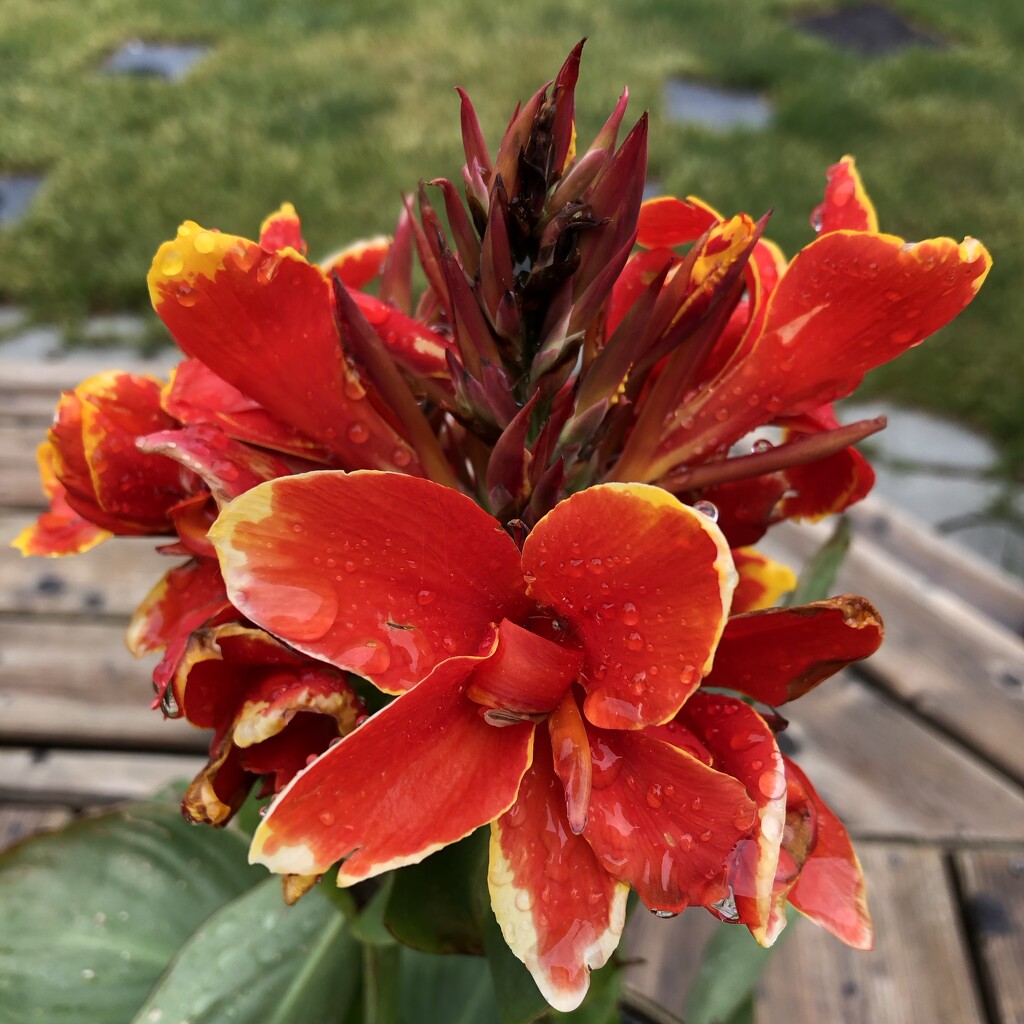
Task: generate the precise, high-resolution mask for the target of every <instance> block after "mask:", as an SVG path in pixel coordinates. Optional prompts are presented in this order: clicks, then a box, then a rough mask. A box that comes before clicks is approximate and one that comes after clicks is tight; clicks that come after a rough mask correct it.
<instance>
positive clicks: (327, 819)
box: [316, 811, 334, 828]
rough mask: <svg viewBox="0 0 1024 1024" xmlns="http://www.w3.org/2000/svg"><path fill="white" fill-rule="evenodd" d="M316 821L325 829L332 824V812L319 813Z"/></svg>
mask: <svg viewBox="0 0 1024 1024" xmlns="http://www.w3.org/2000/svg"><path fill="white" fill-rule="evenodd" d="M316 820H317V821H319V822H320V824H321V825H323V826H324V828H327V827H329V826H331V825H333V824H334V812H333V811H321V812H320V813H319V814H318V815H317V816H316Z"/></svg>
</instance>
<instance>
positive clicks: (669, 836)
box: [583, 729, 755, 913]
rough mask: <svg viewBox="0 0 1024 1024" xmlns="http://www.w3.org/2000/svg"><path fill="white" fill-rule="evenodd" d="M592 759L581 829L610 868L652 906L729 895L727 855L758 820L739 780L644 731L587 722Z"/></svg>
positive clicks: (667, 908)
mask: <svg viewBox="0 0 1024 1024" xmlns="http://www.w3.org/2000/svg"><path fill="white" fill-rule="evenodd" d="M589 733H590V749H591V756H592V757H593V760H594V769H593V771H594V775H593V788H592V790H591V794H590V816H589V820H588V821H587V827H586V829H584V832H583V834H584V835H585V836H586V837H587V840H588V841H589V842H590V845H591V846H592V847H593V849H594V852H595V853H596V854H597V858H598V860H599V861H600V863H601V865H602V866H603V867H604V868H605V870H606V871H608V872H609V874H611V875H613V876H614V877H615V878H617V879H619V880H620V881H622V882H627V883H629V885H631V886H632V887H633V888H634V889H635V890H636V892H637V895H639V897H640V899H641V900H643V902H644V903H645V904H646V906H647V907H649V908H650V909H651V910H656V911H662V912H665V913H679V912H680V911H681V910H684V909H685V908H686V907H687V906H689V905H690V904H698V905H708V904H711V903H714V902H716V901H718V900H720V899H725V898H727V897H728V895H729V893H728V888H727V881H726V872H727V862H728V860H729V857H730V854H731V853H732V851H733V850H734V848H735V847H736V844H737V843H738V842H739V841H740V840H741V839H743V838H744V837H745V836H746V834H747V833H748V831H749V830H750V828H751V826H752V825H753V824H754V820H755V805H754V803H753V802H752V801H751V799H750V797H749V796H748V795H747V792H746V789H745V788H744V786H743V784H742V783H741V782H738V781H737V780H736V779H734V778H731V777H730V776H729V775H725V774H722V773H721V772H718V771H715V769H713V768H709V767H708V766H707V765H705V764H702V763H701V762H700V761H699V760H697V759H696V758H695V757H693V756H692V755H690V754H688V753H686V752H685V751H684V750H682V749H680V748H679V747H676V746H675V745H674V744H672V743H668V742H665V741H664V740H662V739H659V738H655V737H654V736H648V735H647V734H646V731H644V732H626V731H622V732H611V731H607V730H598V729H590V730H589Z"/></svg>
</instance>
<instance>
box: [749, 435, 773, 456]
mask: <svg viewBox="0 0 1024 1024" xmlns="http://www.w3.org/2000/svg"><path fill="white" fill-rule="evenodd" d="M774 447H775V445H773V444H772V443H771V441H769V440H768V438H766V437H759V438H758V439H757V440H756V441H755V442H754V443H753V444H752V445H751V446H750V450H751V451H752V452H754V454H755V455H761V454H763V453H764V452H770V451H771V450H772V449H773V448H774Z"/></svg>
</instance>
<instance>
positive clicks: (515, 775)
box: [212, 473, 753, 1007]
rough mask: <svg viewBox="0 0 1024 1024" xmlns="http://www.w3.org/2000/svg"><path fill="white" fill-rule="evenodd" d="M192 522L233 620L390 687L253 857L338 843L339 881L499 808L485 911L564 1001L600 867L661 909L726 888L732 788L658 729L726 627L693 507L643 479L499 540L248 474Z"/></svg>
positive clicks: (390, 488) (313, 857)
mask: <svg viewBox="0 0 1024 1024" xmlns="http://www.w3.org/2000/svg"><path fill="white" fill-rule="evenodd" d="M624 522H628V523H629V524H630V531H629V533H628V534H627V535H625V536H624V535H623V532H622V529H621V524H622V523H624ZM212 537H213V539H214V543H215V544H216V546H217V548H218V551H219V553H220V556H221V561H222V567H223V569H224V572H225V578H226V579H227V580H228V585H229V593H230V595H231V599H232V601H233V602H234V603H235V604H236V606H237V607H239V608H240V609H241V610H242V611H243V612H244V613H245V614H246V615H247V616H249V617H250V618H252V619H253V620H254V621H256V622H258V623H260V624H261V625H262V626H264V628H266V629H268V630H270V631H271V632H272V633H274V634H275V635H277V636H279V637H281V639H283V640H285V641H286V642H288V643H289V644H291V645H293V646H295V647H297V648H298V649H299V650H302V651H305V652H306V653H309V654H313V655H315V656H317V657H321V658H324V659H325V660H328V661H330V662H331V663H333V664H334V665H336V666H337V667H339V668H343V669H347V670H349V671H354V672H357V673H359V674H360V675H363V676H364V677H365V678H367V679H370V680H371V681H372V682H374V683H376V684H377V685H378V686H381V687H382V688H384V689H387V690H390V691H391V692H396V691H397V692H400V693H402V695H401V696H400V697H399V698H398V699H397V700H395V701H394V702H393V703H392V704H391V705H389V706H388V707H387V708H385V709H384V710H383V711H381V712H380V713H378V715H376V716H375V717H374V718H372V719H370V720H369V721H368V722H367V723H366V724H365V725H363V726H362V727H361V728H359V729H358V730H356V732H355V733H353V734H352V735H351V736H350V737H348V738H346V739H345V740H344V741H343V742H341V743H339V744H338V745H337V746H335V747H334V748H332V749H331V750H330V751H328V753H327V754H325V755H324V756H323V757H322V758H320V759H319V760H318V761H317V762H315V763H314V764H313V765H312V766H311V767H310V768H308V769H307V770H305V771H304V772H302V773H301V774H300V775H299V776H298V777H297V778H296V779H295V781H294V782H293V783H292V784H291V785H290V786H289V787H288V789H287V790H286V791H285V792H284V793H283V794H282V796H281V797H280V799H279V800H278V802H277V803H276V804H275V806H274V809H273V811H272V812H271V814H270V815H269V816H268V817H267V819H266V821H265V823H264V825H263V827H262V828H261V830H260V832H259V833H258V834H257V837H256V839H255V841H254V849H253V854H254V856H256V857H258V858H259V859H260V860H262V861H264V862H265V863H267V864H268V865H269V866H271V867H272V868H274V869H275V870H278V871H281V872H286V873H292V874H301V875H309V874H318V873H322V872H323V871H324V870H326V869H327V868H328V867H329V866H330V865H331V864H332V863H334V862H335V861H337V860H339V859H343V858H344V863H343V865H342V867H341V868H340V870H339V882H340V884H351V883H352V882H355V881H358V880H359V879H362V878H366V877H369V876H371V875H375V874H379V873H380V872H382V871H385V870H388V869H389V868H393V867H397V866H400V865H401V864H408V863H414V862H416V861H418V860H420V859H422V858H423V857H424V856H426V855H427V854H429V853H430V852H432V851H433V850H435V849H437V848H438V847H440V846H443V845H447V844H448V843H451V842H454V841H456V840H457V839H460V838H462V837H463V836H465V835H468V834H469V833H470V832H471V831H473V830H474V829H476V828H477V827H479V826H480V825H482V824H485V823H487V822H495V826H494V839H493V840H492V869H491V886H492V901H493V903H494V906H495V911H496V913H497V914H498V917H499V921H501V923H502V926H503V928H504V929H505V932H506V937H507V938H508V939H509V941H510V944H511V945H512V948H513V949H514V950H515V951H516V953H517V954H518V955H519V956H520V957H522V958H523V959H524V961H525V962H526V963H527V965H528V966H529V967H530V968H531V970H533V971H534V974H535V976H536V977H537V979H538V983H539V984H540V986H541V988H542V990H543V991H544V993H545V995H546V996H547V997H548V998H549V1000H550V1001H552V1003H553V1004H554V1005H557V1006H566V1007H567V1006H570V1005H576V1004H577V1003H578V1001H579V1000H580V999H581V998H582V996H583V994H584V992H585V990H586V984H587V968H588V967H595V966H598V965H599V964H600V963H603V962H604V960H605V959H606V958H607V956H608V955H609V954H610V952H611V950H612V949H613V948H614V946H615V944H616V942H617V939H618V932H619V930H620V928H621V924H622V915H623V902H622V901H623V899H624V889H623V888H622V887H621V885H620V884H619V883H628V884H629V885H632V886H633V887H634V888H636V889H637V891H638V892H639V893H640V895H641V898H643V899H644V900H645V902H647V903H648V905H649V906H651V907H652V908H655V909H658V910H662V911H665V912H678V911H679V910H681V909H682V908H683V907H684V906H686V905H688V904H690V903H698V904H701V903H708V902H713V901H714V900H716V899H719V898H722V897H724V896H725V895H726V893H727V889H726V882H725V868H726V859H727V857H728V854H729V852H730V851H731V850H732V849H733V848H734V847H735V845H736V843H737V842H738V841H739V839H740V838H742V836H743V835H744V834H745V833H746V832H747V831H748V830H749V828H750V826H751V824H752V822H753V808H752V806H751V803H750V800H749V798H748V797H747V795H746V792H745V789H744V786H743V785H741V784H740V783H739V782H737V781H736V779H734V778H731V777H730V776H727V775H723V774H720V773H719V772H717V771H716V770H715V769H713V768H711V767H709V766H708V765H707V764H705V763H704V762H703V760H702V759H701V758H699V757H696V756H694V754H693V753H692V752H691V751H690V749H689V743H688V742H687V741H686V740H685V739H680V738H677V736H676V733H675V732H674V731H673V730H674V729H675V728H676V727H675V726H672V725H669V726H664V727H662V726H661V725H660V724H661V723H666V722H671V721H672V719H673V718H674V717H675V715H676V714H677V713H678V711H679V709H680V707H681V706H682V705H683V704H684V702H685V701H686V699H687V698H688V697H689V696H690V695H691V694H692V693H693V692H694V690H695V689H696V687H697V686H698V685H699V683H700V680H701V678H702V676H703V675H704V674H705V673H706V672H707V671H708V669H709V668H710V663H711V657H712V654H713V651H714V648H715V645H716V643H717V640H718V637H719V635H720V632H721V630H722V628H723V625H724V622H725V614H726V609H727V606H728V603H729V598H730V595H731V591H732V587H733V569H732V563H731V559H730V558H729V554H728V550H727V549H726V547H725V545H724V541H723V539H722V537H721V534H720V533H719V531H718V530H717V528H716V527H715V526H714V524H713V523H711V521H710V520H708V519H707V518H705V517H703V516H701V515H700V514H699V513H697V512H694V511H693V510H691V509H689V508H687V507H686V506H684V505H682V504H681V503H679V502H678V501H676V500H675V499H674V498H672V497H671V496H670V495H668V494H666V493H665V492H664V491H661V490H660V489H657V488H651V487H645V486H629V485H609V486H605V487H597V488H591V489H588V490H586V491H583V492H581V493H579V494H577V495H575V496H574V497H572V498H570V499H569V500H567V501H565V502H562V503H561V504H560V505H558V506H557V507H556V508H555V509H554V510H553V511H552V512H550V513H549V514H548V515H547V516H546V517H544V518H543V519H542V520H541V521H540V522H539V523H538V524H537V526H536V527H535V528H534V530H533V531H532V533H531V534H530V535H529V537H528V538H527V539H526V541H525V544H524V546H523V551H522V554H520V552H519V551H518V550H517V548H516V546H515V544H514V543H513V542H512V540H511V539H510V538H509V536H508V535H507V534H506V533H505V531H504V530H503V529H502V528H501V527H500V526H499V524H498V523H497V522H495V520H493V519H492V518H491V517H490V516H488V515H487V514H486V513H484V512H483V511H482V510H480V509H479V508H478V507H477V506H476V505H474V504H473V503H472V502H471V501H470V500H468V499H467V498H464V497H462V496H461V495H459V494H458V493H456V492H454V491H451V490H448V489H445V488H441V487H439V486H437V485H434V484H431V483H429V482H426V481H419V480H415V479H410V478H403V477H396V476H391V475H386V474H384V475H382V474H366V473H356V474H351V475H343V474H337V473H316V474H310V475H307V476H304V477H292V478H288V479H284V480H279V481H274V482H271V483H270V484H267V485H264V486H262V487H259V488H257V489H255V490H254V491H252V492H250V493H249V494H248V495H246V496H244V497H243V498H241V499H240V500H239V501H236V502H235V503H233V504H232V505H231V506H230V507H229V509H227V510H226V511H225V512H224V513H223V514H222V516H221V518H220V519H219V520H218V523H217V525H216V526H215V527H214V529H213V531H212ZM576 538H581V539H580V540H577V539H576ZM582 538H586V540H585V542H584V541H583V540H582ZM365 552H375V553H376V554H375V557H372V558H371V557H370V556H369V554H365ZM410 687H411V689H410ZM403 691H407V692H403ZM544 721H546V722H547V724H548V727H547V729H542V730H539V731H538V723H539V722H544ZM682 736H683V734H682V733H680V737H682ZM549 737H550V739H549ZM697 746H699V744H697ZM552 748H553V751H554V755H553V756H552V752H551V751H552ZM381 764H400V765H402V770H401V771H398V772H395V773H391V774H388V775H386V776H382V775H381V774H380V771H379V767H378V766H379V765H381ZM658 787H660V789H659V788H658ZM691 805H693V806H691ZM701 808H702V809H701ZM552 822H553V823H554V824H552ZM624 830H625V832H624ZM625 833H629V834H633V833H635V835H634V838H633V840H632V841H631V842H630V843H628V844H626V843H624V841H623V836H624V834H625ZM666 835H668V836H670V837H675V838H674V839H673V842H674V843H675V844H676V848H677V849H678V851H679V852H678V853H675V854H673V852H672V848H671V846H670V845H667V840H666V839H665V836H666ZM684 851H685V855H684Z"/></svg>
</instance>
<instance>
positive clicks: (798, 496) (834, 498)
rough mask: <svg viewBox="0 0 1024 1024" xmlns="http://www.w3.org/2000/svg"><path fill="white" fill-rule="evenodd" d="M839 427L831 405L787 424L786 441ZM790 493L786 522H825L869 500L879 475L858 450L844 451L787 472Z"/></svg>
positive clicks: (782, 510)
mask: <svg viewBox="0 0 1024 1024" xmlns="http://www.w3.org/2000/svg"><path fill="white" fill-rule="evenodd" d="M838 426H839V421H838V420H837V419H836V416H835V412H834V411H833V409H832V406H831V405H823V406H821V408H819V409H815V410H813V412H809V413H805V414H804V415H803V416H797V417H793V418H789V419H787V420H786V421H785V429H784V430H783V440H784V441H791V440H793V439H795V438H798V437H800V436H801V435H802V434H808V433H812V434H813V433H818V432H819V431H824V430H833V429H834V428H836V427H838ZM783 476H784V477H785V479H786V483H787V485H788V490H789V491H790V492H792V493H790V494H787V496H786V497H785V498H784V499H783V501H782V503H781V505H780V508H779V511H780V513H781V515H782V516H784V517H785V518H787V519H789V518H798V519H811V520H818V519H823V518H824V517H825V516H830V515H835V514H836V513H839V512H842V511H843V510H844V509H846V508H849V507H850V505H853V504H854V503H855V502H858V501H860V500H861V499H863V498H865V497H866V496H867V494H868V493H869V492H870V490H871V488H872V487H873V486H874V484H875V471H874V470H873V469H872V468H871V465H870V463H869V462H868V460H867V459H865V458H864V456H863V455H861V453H860V452H859V451H857V449H856V448H853V447H850V448H844V449H842V451H838V452H836V453H835V454H834V455H828V456H826V457H825V458H823V459H818V460H816V461H815V462H808V463H805V464H804V465H801V466H790V467H789V469H786V470H783Z"/></svg>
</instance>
